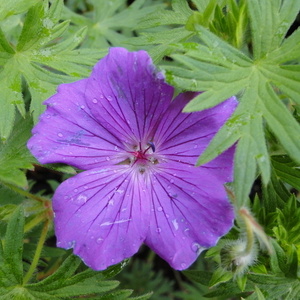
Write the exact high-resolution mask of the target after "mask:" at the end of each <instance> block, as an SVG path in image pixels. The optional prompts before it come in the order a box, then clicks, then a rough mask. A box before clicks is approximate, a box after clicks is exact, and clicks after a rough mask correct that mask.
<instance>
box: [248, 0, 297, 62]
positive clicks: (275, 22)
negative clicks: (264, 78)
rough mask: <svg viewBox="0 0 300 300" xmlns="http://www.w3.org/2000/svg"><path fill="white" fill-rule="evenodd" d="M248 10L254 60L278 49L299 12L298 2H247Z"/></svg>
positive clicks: (294, 0) (257, 0) (291, 0)
mask: <svg viewBox="0 0 300 300" xmlns="http://www.w3.org/2000/svg"><path fill="white" fill-rule="evenodd" d="M281 2H282V3H281ZM248 9H249V15H250V20H251V22H250V24H251V30H252V40H253V54H254V59H259V58H262V57H264V56H265V55H266V54H268V53H271V52H272V51H273V50H275V49H277V48H278V47H279V45H280V44H281V42H282V40H283V38H284V36H285V34H286V32H287V31H288V29H289V27H290V25H291V23H292V22H293V21H294V20H295V18H296V16H297V14H298V12H299V9H300V2H299V1H298V0H288V1H278V0H274V1H265V0H264V1H261V0H253V1H249V2H248Z"/></svg>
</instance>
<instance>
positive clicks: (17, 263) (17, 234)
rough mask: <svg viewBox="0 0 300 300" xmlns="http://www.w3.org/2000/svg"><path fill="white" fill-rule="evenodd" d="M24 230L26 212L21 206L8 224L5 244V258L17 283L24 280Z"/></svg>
mask: <svg viewBox="0 0 300 300" xmlns="http://www.w3.org/2000/svg"><path fill="white" fill-rule="evenodd" d="M23 231H24V213H23V210H22V207H21V206H20V207H19V208H18V209H16V210H15V212H14V213H13V215H12V217H11V219H10V221H9V223H8V225H7V230H6V234H5V240H4V241H5V242H4V246H3V259H4V260H5V264H7V269H9V272H10V273H11V274H13V276H14V278H15V280H14V283H15V284H22V282H23V265H22V252H23Z"/></svg>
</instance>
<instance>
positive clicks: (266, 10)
mask: <svg viewBox="0 0 300 300" xmlns="http://www.w3.org/2000/svg"><path fill="white" fill-rule="evenodd" d="M299 10H300V1H299V0H272V1H269V0H248V1H247V0H239V1H237V0H193V1H185V0H173V1H170V0H169V1H168V0H161V1H159V0H157V1H150V0H149V1H148V0H135V1H126V0H112V1H97V0H67V1H65V2H63V1H62V0H53V1H46V0H30V1H27V0H11V1H7V0H0V87H1V93H0V104H1V109H0V136H1V144H0V236H1V243H0V299H25V300H27V299H68V298H71V297H72V298H74V297H75V298H78V297H80V296H83V295H84V297H85V298H88V299H127V298H128V297H131V295H132V292H133V291H132V290H131V288H135V289H136V290H137V291H138V293H139V294H144V295H143V296H136V297H131V298H130V299H148V298H149V297H150V296H151V294H150V293H151V292H154V293H153V297H152V298H153V299H207V298H213V299H229V298H233V299H242V298H247V299H298V297H299V296H298V295H299V294H300V281H299V263H298V261H299V258H300V208H299V190H300V171H299V164H300V126H299V120H300V116H299V109H300V108H299V107H300V65H299V58H300V30H299V29H292V28H293V27H292V24H293V23H294V22H295V19H296V18H297V15H298V16H299ZM298 20H299V17H298ZM298 24H299V21H298ZM111 46H122V47H126V48H128V49H130V50H139V49H146V50H148V51H149V53H150V55H151V56H152V58H153V61H154V62H155V64H156V65H157V66H158V67H159V68H160V69H162V70H164V72H165V74H166V80H167V82H168V83H170V84H171V85H174V86H175V87H176V88H177V90H178V92H180V91H185V90H189V91H203V93H201V94H200V95H199V96H197V97H196V98H195V99H194V100H193V101H191V102H190V103H189V104H188V105H187V106H186V107H185V109H184V111H186V112H192V111H199V110H203V109H207V108H209V107H213V106H215V105H217V104H219V103H220V102H222V101H224V100H225V99H226V98H228V97H230V96H232V95H236V96H237V98H238V101H239V106H238V108H237V109H236V111H235V112H234V114H233V115H232V116H231V118H230V119H229V120H228V121H227V122H226V124H225V126H223V127H222V129H221V130H220V131H219V132H218V134H217V135H216V136H215V138H214V139H213V141H212V142H211V143H210V145H209V147H208V148H207V149H206V151H205V152H204V153H203V154H202V155H201V157H199V160H198V164H199V165H200V164H204V163H206V162H208V161H210V160H212V159H213V158H215V157H216V156H218V155H219V154H220V153H221V152H223V151H224V150H226V149H227V148H228V147H230V146H231V145H234V144H235V145H236V153H235V177H234V182H233V183H232V184H231V185H230V186H228V193H229V195H230V197H231V199H232V201H233V204H234V206H235V209H236V216H237V218H236V224H235V226H234V228H233V229H232V231H231V232H230V233H229V234H228V235H227V236H226V237H225V238H224V239H222V240H221V241H220V243H219V244H218V245H217V246H216V247H214V248H212V249H210V250H209V251H208V252H206V253H205V256H206V257H205V258H204V257H203V256H201V257H200V258H199V260H198V262H197V263H196V264H195V265H194V267H193V268H192V269H191V270H187V271H185V272H183V273H181V274H180V273H179V272H175V271H172V270H171V271H170V272H173V275H172V276H170V275H168V276H167V275H166V270H165V269H164V270H163V272H162V271H157V267H155V258H154V256H153V254H152V253H150V252H147V253H148V254H147V255H148V257H147V259H145V260H144V261H140V260H135V259H133V260H132V261H131V262H130V263H129V266H127V267H125V266H126V265H127V263H128V262H124V263H122V264H120V265H117V266H114V267H112V268H109V269H108V270H106V271H104V272H95V271H92V270H90V269H87V268H86V267H84V265H83V264H82V263H81V262H80V260H79V259H78V258H76V257H75V256H73V255H72V254H70V253H69V252H67V251H65V250H62V249H57V248H54V247H49V246H47V245H46V241H47V240H49V239H50V238H51V237H52V236H53V234H54V233H53V226H52V211H51V201H50V199H51V194H46V193H45V191H43V190H40V191H37V192H35V191H34V189H33V187H34V184H35V181H33V180H29V181H28V177H27V176H26V174H27V171H28V170H31V171H32V170H34V168H35V167H36V168H38V163H37V161H36V160H35V158H34V157H32V156H31V154H30V153H29V151H28V150H27V148H26V142H27V140H28V138H29V137H30V135H31V129H32V127H33V125H34V124H35V123H36V122H37V121H38V117H39V115H40V114H41V113H42V112H43V110H44V109H45V108H44V106H43V105H42V102H43V101H44V100H45V99H47V98H48V97H49V96H51V95H52V94H54V93H55V90H56V88H57V86H58V85H59V84H60V83H65V82H72V81H75V80H78V79H80V78H84V77H86V76H88V75H89V73H90V71H91V68H92V66H93V65H94V64H95V63H96V62H97V61H98V60H99V59H100V58H102V57H103V56H104V55H105V54H106V53H107V50H108V48H109V47H111ZM44 168H47V169H48V170H49V172H56V173H60V174H65V175H64V176H69V175H68V174H74V173H76V170H74V169H73V168H71V167H68V166H63V165H49V166H44ZM254 182H256V185H255V186H259V189H258V191H257V193H256V194H253V193H252V195H251V199H250V198H249V194H250V192H251V189H252V191H253V183H254ZM257 182H258V183H261V184H257ZM48 185H49V186H51V187H52V190H54V189H55V188H56V186H57V185H58V182H57V181H55V180H52V181H50V180H49V182H48ZM255 186H254V187H255ZM291 192H293V193H291ZM245 209H246V210H245ZM253 215H254V216H255V218H254V217H253ZM258 224H260V225H261V226H262V227H263V228H264V231H265V233H266V234H267V235H268V237H269V238H267V236H266V235H265V233H264V232H263V230H262V228H261V227H260V226H259V225H258ZM242 242H245V243H246V245H247V247H248V248H247V247H246V248H247V249H248V250H249V251H248V252H247V251H246V250H245V251H241V252H234V251H233V252H232V253H231V252H230V253H229V254H230V255H232V256H233V257H232V258H231V260H230V262H229V263H227V264H226V263H225V264H224V253H225V257H227V256H226V255H229V254H228V253H226V251H227V250H228V249H231V248H230V247H234V245H236V244H238V243H242ZM226 249H227V250H226ZM266 249H269V252H268V251H266ZM251 251H252V252H251ZM247 254H251V255H253V257H252V261H251V262H250V263H249V264H246V265H245V266H242V267H244V268H241V267H239V266H238V265H237V263H236V261H237V256H238V255H247ZM154 267H155V268H154ZM123 268H124V270H123ZM153 268H154V269H153ZM122 270H123V271H122ZM121 271H122V272H121ZM120 272H121V273H120ZM118 273H120V274H119V275H118V277H117V278H118V279H119V280H120V281H121V288H117V286H118V285H119V282H118V281H116V280H112V279H111V278H112V277H113V276H116V275H117V274H118ZM142 275H145V277H143V276H142ZM139 276H140V278H146V279H144V281H140V282H142V283H138V282H139V281H138V277H139ZM140 278H139V279H140ZM156 278H161V280H160V281H159V282H158V281H157V280H156ZM159 283H160V285H159ZM141 285H142V286H143V288H142V289H141V288H140V286H141ZM208 288H210V289H208Z"/></svg>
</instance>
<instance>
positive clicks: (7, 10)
mask: <svg viewBox="0 0 300 300" xmlns="http://www.w3.org/2000/svg"><path fill="white" fill-rule="evenodd" d="M38 2H39V0H11V1H5V0H0V21H1V20H3V19H5V18H7V17H9V16H11V15H16V14H20V13H22V12H25V11H26V10H27V9H28V8H29V7H31V6H33V5H34V4H36V3H38Z"/></svg>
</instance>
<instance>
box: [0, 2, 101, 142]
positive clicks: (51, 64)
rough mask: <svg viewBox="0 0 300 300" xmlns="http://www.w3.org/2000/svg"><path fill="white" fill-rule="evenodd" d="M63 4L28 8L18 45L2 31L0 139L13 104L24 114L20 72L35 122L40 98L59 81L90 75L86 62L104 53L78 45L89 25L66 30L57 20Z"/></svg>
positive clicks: (6, 131) (8, 125) (6, 130)
mask: <svg viewBox="0 0 300 300" xmlns="http://www.w3.org/2000/svg"><path fill="white" fill-rule="evenodd" d="M14 2H15V1H14ZM62 9H63V1H62V0H55V1H52V2H51V5H50V4H49V2H48V1H38V3H37V4H36V5H35V6H33V7H31V8H30V9H29V11H28V13H27V14H26V17H25V21H24V25H23V27H22V31H21V34H20V36H19V40H18V43H17V45H13V42H11V41H9V40H6V39H5V37H4V34H1V32H0V53H2V52H1V50H2V51H3V54H0V63H1V64H2V65H3V68H1V69H0V85H1V87H2V93H1V97H0V103H1V106H2V108H3V109H2V110H1V111H0V135H1V139H2V140H6V139H7V138H8V136H9V134H10V133H11V130H12V127H13V122H14V118H15V108H17V109H18V110H19V112H20V113H21V115H22V116H25V105H24V99H23V93H22V92H23V91H22V88H24V85H22V81H21V80H22V77H23V78H25V82H26V84H27V86H28V89H29V92H30V94H31V98H32V99H31V103H30V111H31V112H32V113H33V120H34V122H37V120H38V116H39V115H40V114H41V113H42V112H43V111H44V109H45V108H44V107H43V106H42V105H41V103H42V101H43V100H45V99H47V98H48V97H50V96H51V95H53V94H54V93H55V90H56V88H57V85H58V84H61V83H66V82H71V81H74V80H76V79H79V78H82V77H85V76H88V75H89V73H90V67H91V66H92V65H94V64H95V63H96V62H97V60H98V59H99V58H100V57H102V56H104V54H105V51H99V50H97V51H96V50H95V49H77V48H78V46H79V45H81V43H82V41H83V39H84V38H85V35H86V30H87V29H86V28H84V26H83V27H82V28H81V29H80V30H79V31H78V32H76V33H75V34H73V35H69V36H68V34H67V30H68V28H69V21H64V22H60V19H61V12H62ZM65 36H68V37H67V38H65ZM15 49H16V50H15Z"/></svg>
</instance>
